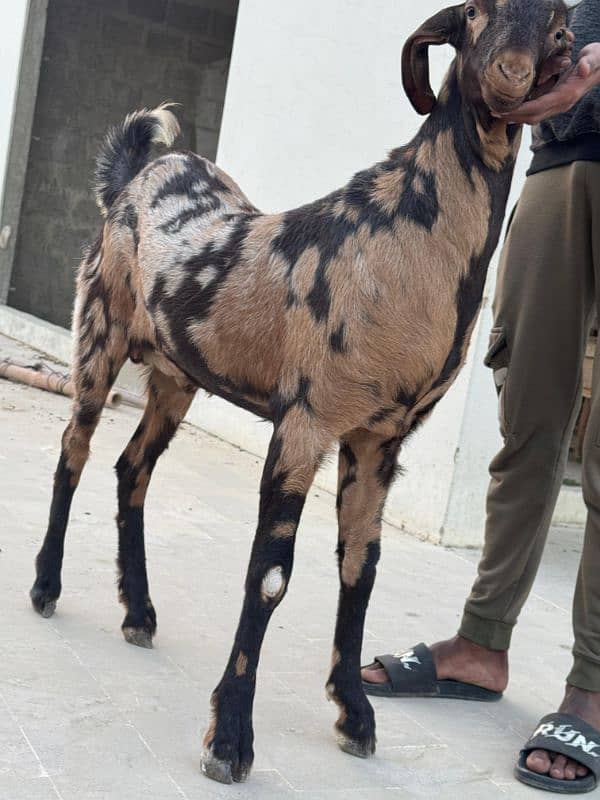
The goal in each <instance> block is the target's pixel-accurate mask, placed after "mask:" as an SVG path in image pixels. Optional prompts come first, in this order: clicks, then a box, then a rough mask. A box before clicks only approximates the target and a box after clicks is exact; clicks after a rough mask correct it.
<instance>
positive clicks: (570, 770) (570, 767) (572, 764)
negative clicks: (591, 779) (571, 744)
mask: <svg viewBox="0 0 600 800" xmlns="http://www.w3.org/2000/svg"><path fill="white" fill-rule="evenodd" d="M576 777H577V762H576V761H567V764H566V766H565V780H567V781H574V780H575V778H576Z"/></svg>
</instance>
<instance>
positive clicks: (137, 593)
mask: <svg viewBox="0 0 600 800" xmlns="http://www.w3.org/2000/svg"><path fill="white" fill-rule="evenodd" d="M195 393H196V388H195V387H194V386H191V385H189V384H187V383H185V384H181V385H180V384H179V383H177V381H176V380H175V379H174V378H171V377H167V376H166V375H164V374H162V373H161V372H159V371H158V370H153V371H152V373H151V374H150V377H149V380H148V401H147V405H146V410H145V412H144V416H143V418H142V421H141V422H140V424H139V426H138V428H137V430H136V432H135V433H134V435H133V437H132V439H131V441H130V442H129V444H128V445H127V447H126V448H125V451H124V452H123V454H122V456H121V457H120V459H119V461H118V463H117V467H116V470H117V476H118V480H119V487H118V498H119V513H118V516H117V525H118V529H119V557H118V566H119V599H120V601H121V602H122V603H123V605H124V606H125V608H126V609H127V614H126V616H125V619H124V621H123V625H122V630H123V635H124V637H125V639H126V640H127V641H128V642H129V643H130V644H134V645H137V646H138V647H148V648H149V647H152V637H153V636H154V634H155V632H156V613H155V611H154V607H153V606H152V602H151V600H150V593H149V589H148V576H147V572H146V554H145V545H144V500H145V497H146V491H147V489H148V484H149V482H150V477H151V475H152V470H153V469H154V466H155V464H156V462H157V460H158V458H159V456H160V455H161V454H162V453H163V452H164V451H165V450H166V448H167V447H168V446H169V442H170V441H171V439H172V438H173V436H174V435H175V433H176V431H177V428H178V427H179V425H180V423H181V422H182V420H183V418H184V417H185V415H186V413H187V411H188V409H189V407H190V404H191V402H192V400H193V398H194V395H195Z"/></svg>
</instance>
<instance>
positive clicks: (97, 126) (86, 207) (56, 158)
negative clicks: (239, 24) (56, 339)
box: [8, 0, 238, 327]
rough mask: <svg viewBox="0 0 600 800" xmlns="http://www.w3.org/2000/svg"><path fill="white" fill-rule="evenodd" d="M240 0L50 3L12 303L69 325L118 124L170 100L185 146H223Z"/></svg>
mask: <svg viewBox="0 0 600 800" xmlns="http://www.w3.org/2000/svg"><path fill="white" fill-rule="evenodd" d="M237 5H238V0H186V1H185V2H183V1H181V2H180V0H102V2H98V0H50V2H49V3H48V17H47V23H46V32H45V38H44V45H43V54H42V61H41V70H40V80H39V89H38V95H37V101H36V105H35V113H34V119H33V130H32V140H31V147H30V152H29V160H28V163H27V170H26V176H25V187H24V193H23V203H22V207H21V213H20V219H19V226H18V236H17V241H16V248H15V257H14V262H13V269H12V280H11V284H10V291H9V295H8V303H9V305H11V306H14V307H15V308H18V309H21V310H23V311H27V312H29V313H31V314H34V315H35V316H38V317H41V318H43V319H46V320H48V321H50V322H54V323H56V324H58V325H62V326H63V327H69V326H70V320H71V305H72V299H73V288H74V275H75V269H76V267H77V265H78V263H79V260H80V258H81V253H82V247H83V245H84V244H86V243H87V242H89V241H90V240H91V239H92V238H93V237H94V236H95V235H96V233H97V232H98V229H99V226H100V218H99V213H98V210H97V209H96V206H95V204H94V199H93V197H92V194H91V191H90V186H91V180H92V175H93V169H94V159H95V156H96V153H97V150H98V146H99V143H100V141H101V139H102V137H103V135H104V133H105V131H106V129H107V127H108V126H109V125H112V124H114V123H118V122H120V121H121V120H122V119H123V118H124V117H125V115H126V114H128V113H129V112H130V111H132V110H134V109H136V108H141V107H144V106H145V107H148V108H152V107H154V106H156V105H157V104H158V103H160V102H162V101H164V100H174V101H177V102H179V103H181V107H180V108H179V109H178V110H177V114H178V117H179V119H180V121H181V123H182V127H183V136H182V137H181V139H180V140H179V142H178V146H181V147H183V148H187V149H191V150H194V151H195V152H198V153H201V154H202V155H205V156H207V157H208V158H210V159H214V158H215V157H216V153H217V145H218V139H219V132H220V127H221V117H222V112H223V104H224V100H225V92H226V87H227V77H228V73H229V61H230V56H231V50H232V46H233V38H234V31H235V23H236V18H237Z"/></svg>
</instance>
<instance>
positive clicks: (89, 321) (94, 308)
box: [30, 250, 127, 617]
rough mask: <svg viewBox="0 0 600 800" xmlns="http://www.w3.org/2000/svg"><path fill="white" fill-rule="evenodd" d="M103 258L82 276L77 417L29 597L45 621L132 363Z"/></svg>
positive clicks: (96, 257)
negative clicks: (79, 495) (75, 516)
mask: <svg viewBox="0 0 600 800" xmlns="http://www.w3.org/2000/svg"><path fill="white" fill-rule="evenodd" d="M101 257H102V251H101V250H100V252H99V253H98V252H93V253H92V254H91V255H90V258H89V259H88V262H87V263H86V264H84V269H83V271H82V274H81V275H80V283H79V289H78V304H77V312H76V329H77V334H76V347H75V358H74V366H73V376H72V378H73V383H74V386H75V398H74V403H73V412H72V416H71V420H70V422H69V424H68V425H67V427H66V430H65V432H64V434H63V437H62V448H61V454H60V459H59V462H58V467H57V470H56V473H55V476H54V492H53V495H52V505H51V507H50V519H49V522H48V529H47V532H46V536H45V538H44V543H43V545H42V548H41V550H40V552H39V554H38V556H37V559H36V580H35V583H34V585H33V588H32V589H31V592H30V597H31V602H32V604H33V607H34V608H35V610H36V611H38V612H39V613H40V614H41V615H42V616H43V617H51V616H52V614H53V613H54V610H55V608H56V601H57V600H58V598H59V596H60V592H61V588H62V587H61V569H62V561H63V553H64V541H65V534H66V530H67V524H68V521H69V512H70V509H71V501H72V499H73V495H74V493H75V490H76V488H77V486H78V484H79V479H80V477H81V473H82V471H83V468H84V466H85V463H86V461H87V459H88V456H89V449H90V441H91V438H92V436H93V434H94V431H95V430H96V426H97V424H98V421H99V419H100V415H101V414H102V409H103V408H104V404H105V402H106V398H107V396H108V393H109V391H110V389H111V387H112V385H113V383H114V381H115V379H116V376H117V374H118V372H119V370H120V369H121V367H122V366H123V364H124V363H125V360H126V358H127V342H126V341H125V337H124V332H123V328H122V327H121V326H119V325H113V324H112V321H111V318H110V300H109V296H108V292H107V291H106V290H105V287H104V285H103V282H102V279H101V277H100V275H99V274H98V268H99V264H100V261H101Z"/></svg>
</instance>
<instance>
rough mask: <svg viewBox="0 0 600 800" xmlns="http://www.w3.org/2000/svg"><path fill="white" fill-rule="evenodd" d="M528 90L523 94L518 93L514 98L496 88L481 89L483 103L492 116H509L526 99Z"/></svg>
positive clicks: (512, 95)
mask: <svg viewBox="0 0 600 800" xmlns="http://www.w3.org/2000/svg"><path fill="white" fill-rule="evenodd" d="M530 91H531V90H530V89H528V90H527V91H526V92H525V93H520V94H519V95H517V96H515V95H514V94H508V93H506V92H503V91H501V90H499V89H497V88H496V87H493V86H489V87H485V88H484V89H483V92H482V94H483V101H484V103H485V104H486V106H487V107H488V108H489V109H490V111H491V112H492V113H494V114H509V113H510V112H511V111H516V110H517V109H518V108H520V107H521V106H522V105H523V103H524V102H525V101H526V100H527V99H528V97H529V94H530Z"/></svg>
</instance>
